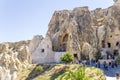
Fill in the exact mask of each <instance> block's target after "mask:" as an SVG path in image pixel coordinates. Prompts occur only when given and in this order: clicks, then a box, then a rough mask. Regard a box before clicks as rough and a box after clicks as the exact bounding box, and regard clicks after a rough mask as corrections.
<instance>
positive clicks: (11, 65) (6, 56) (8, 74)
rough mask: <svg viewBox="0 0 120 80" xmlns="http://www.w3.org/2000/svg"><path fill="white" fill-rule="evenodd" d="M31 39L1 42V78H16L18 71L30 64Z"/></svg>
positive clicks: (8, 79) (0, 79)
mask: <svg viewBox="0 0 120 80" xmlns="http://www.w3.org/2000/svg"><path fill="white" fill-rule="evenodd" d="M29 43H30V41H20V42H15V43H10V42H6V43H1V44H0V80H16V78H17V73H18V72H19V71H20V70H22V69H26V68H27V67H29V66H30V63H31V59H30V54H29V48H28V46H29Z"/></svg>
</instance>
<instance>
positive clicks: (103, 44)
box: [102, 40, 105, 48]
mask: <svg viewBox="0 0 120 80" xmlns="http://www.w3.org/2000/svg"><path fill="white" fill-rule="evenodd" d="M102 48H105V41H104V40H102Z"/></svg>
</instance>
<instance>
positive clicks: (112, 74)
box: [102, 65, 120, 80]
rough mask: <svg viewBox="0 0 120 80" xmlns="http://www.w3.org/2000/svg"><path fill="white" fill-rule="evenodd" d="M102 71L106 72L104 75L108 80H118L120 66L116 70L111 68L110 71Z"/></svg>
mask: <svg viewBox="0 0 120 80" xmlns="http://www.w3.org/2000/svg"><path fill="white" fill-rule="evenodd" d="M102 70H103V71H104V74H105V75H106V80H116V77H115V74H116V73H119V74H120V65H119V66H118V67H114V68H111V67H109V68H108V70H105V69H103V68H102ZM119 78H120V77H119ZM119 80H120V79H119Z"/></svg>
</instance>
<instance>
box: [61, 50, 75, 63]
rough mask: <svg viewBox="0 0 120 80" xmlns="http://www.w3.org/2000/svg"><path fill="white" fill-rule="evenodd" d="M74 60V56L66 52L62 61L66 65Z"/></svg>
mask: <svg viewBox="0 0 120 80" xmlns="http://www.w3.org/2000/svg"><path fill="white" fill-rule="evenodd" d="M73 60H74V56H73V54H72V53H70V52H66V53H65V54H64V55H63V56H61V61H63V62H65V63H70V62H72V61H73Z"/></svg>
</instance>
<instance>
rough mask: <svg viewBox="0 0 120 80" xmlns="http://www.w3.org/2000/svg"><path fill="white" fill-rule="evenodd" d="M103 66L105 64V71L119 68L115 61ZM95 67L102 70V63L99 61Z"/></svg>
mask: <svg viewBox="0 0 120 80" xmlns="http://www.w3.org/2000/svg"><path fill="white" fill-rule="evenodd" d="M102 64H103V68H104V69H105V70H108V68H110V67H111V68H114V67H117V66H118V65H117V63H116V62H115V61H113V60H112V61H110V62H109V63H107V62H106V61H104V62H103V63H102ZM95 66H96V67H98V68H100V67H101V63H100V61H97V62H96V64H95Z"/></svg>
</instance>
